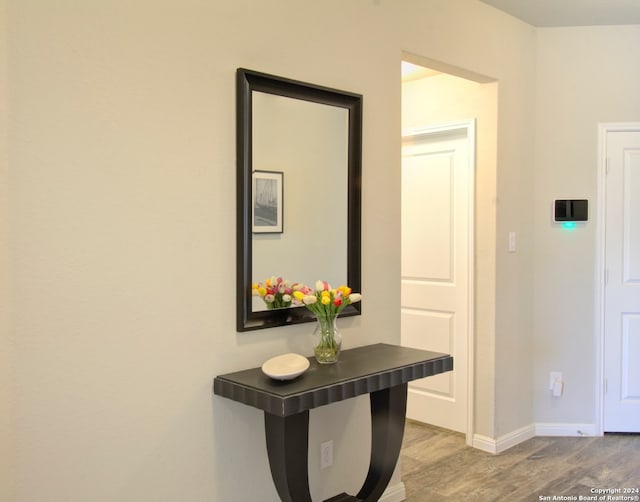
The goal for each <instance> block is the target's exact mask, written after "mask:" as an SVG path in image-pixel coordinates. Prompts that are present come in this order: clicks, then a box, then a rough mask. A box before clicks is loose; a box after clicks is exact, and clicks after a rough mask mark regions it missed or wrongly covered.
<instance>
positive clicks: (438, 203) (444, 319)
mask: <svg viewBox="0 0 640 502" xmlns="http://www.w3.org/2000/svg"><path fill="white" fill-rule="evenodd" d="M473 131H474V128H473V123H467V124H466V126H465V127H462V128H460V127H458V128H453V129H450V130H446V129H445V130H433V131H424V132H422V133H417V134H414V135H411V136H405V137H404V139H403V148H402V299H401V305H402V315H401V320H402V323H401V340H402V342H401V343H402V345H403V346H406V347H414V348H419V349H425V350H432V351H436V352H444V353H448V354H451V355H453V358H454V371H452V372H448V373H443V374H441V375H436V376H434V377H429V378H425V379H422V380H417V381H414V382H412V383H411V384H410V385H409V396H408V402H407V417H408V418H411V419H414V420H418V421H421V422H425V423H429V424H432V425H437V426H439V427H444V428H447V429H452V430H455V431H460V432H464V433H466V432H467V428H468V427H467V416H468V415H467V414H468V410H467V394H468V381H467V379H468V376H469V375H468V373H467V371H468V337H469V333H470V329H471V327H470V324H471V323H470V320H471V317H470V316H471V309H470V307H469V305H470V298H471V297H470V293H471V288H470V283H471V282H470V279H469V275H470V272H471V270H472V262H471V261H470V257H471V256H473V255H472V253H471V246H472V238H471V235H472V234H471V228H472V221H473V219H472V218H471V216H470V215H471V210H472V208H473V167H474V165H473V161H472V160H471V159H472V158H473V156H472V148H473V144H474V142H473V139H472V138H473V135H474V133H473Z"/></svg>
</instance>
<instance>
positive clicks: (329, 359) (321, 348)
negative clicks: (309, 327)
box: [293, 281, 362, 364]
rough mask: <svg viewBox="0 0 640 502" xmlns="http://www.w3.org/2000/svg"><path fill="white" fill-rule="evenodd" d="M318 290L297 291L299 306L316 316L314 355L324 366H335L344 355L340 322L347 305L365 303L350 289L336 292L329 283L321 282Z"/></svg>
mask: <svg viewBox="0 0 640 502" xmlns="http://www.w3.org/2000/svg"><path fill="white" fill-rule="evenodd" d="M315 286H316V287H315V290H314V289H311V288H310V287H308V286H300V287H299V288H298V289H296V290H294V291H293V301H294V304H296V305H304V306H305V307H307V309H309V310H310V311H311V312H313V313H314V314H315V315H316V319H317V321H318V323H317V326H316V330H315V332H314V337H315V340H314V354H315V357H316V360H317V361H318V362H319V363H322V364H330V363H335V362H336V361H337V360H338V356H339V354H340V347H341V345H342V338H341V336H340V333H339V332H338V330H337V328H336V319H337V317H338V315H339V314H340V312H342V311H343V310H344V309H345V307H346V306H347V305H350V304H352V303H356V302H358V301H360V300H361V299H362V295H360V293H353V292H351V288H350V287H348V286H340V287H339V288H337V289H332V288H331V286H330V285H329V283H327V282H326V281H317V282H316V285H315Z"/></svg>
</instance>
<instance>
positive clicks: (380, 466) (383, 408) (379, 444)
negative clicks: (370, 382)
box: [357, 383, 407, 502]
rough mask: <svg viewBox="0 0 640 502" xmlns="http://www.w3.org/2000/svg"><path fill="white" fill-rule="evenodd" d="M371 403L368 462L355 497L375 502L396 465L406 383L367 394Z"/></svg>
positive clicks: (400, 444) (401, 433) (403, 413)
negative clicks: (366, 471) (365, 473)
mask: <svg viewBox="0 0 640 502" xmlns="http://www.w3.org/2000/svg"><path fill="white" fill-rule="evenodd" d="M369 399H370V402H371V461H370V463H369V472H368V473H367V478H366V480H365V482H364V485H362V488H361V489H360V491H359V492H358V495H357V498H358V499H359V500H363V501H365V502H375V501H377V500H378V499H379V498H380V497H381V496H382V493H383V492H384V491H385V489H386V488H387V485H388V484H389V481H390V480H391V476H392V475H393V471H394V470H395V468H396V464H397V463H398V457H399V456H400V449H401V447H402V437H403V435H404V423H405V417H406V413H407V384H406V383H405V384H401V385H397V386H395V387H391V388H388V389H384V390H379V391H377V392H372V393H371V394H370V395H369Z"/></svg>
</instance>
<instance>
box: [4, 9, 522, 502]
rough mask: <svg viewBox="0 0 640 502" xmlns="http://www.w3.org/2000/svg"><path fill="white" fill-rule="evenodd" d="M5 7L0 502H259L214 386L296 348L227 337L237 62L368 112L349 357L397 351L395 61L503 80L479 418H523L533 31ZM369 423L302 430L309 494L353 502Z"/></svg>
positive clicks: (239, 415)
mask: <svg viewBox="0 0 640 502" xmlns="http://www.w3.org/2000/svg"><path fill="white" fill-rule="evenodd" d="M4 2H5V3H6V6H7V15H8V17H7V23H6V29H7V36H8V39H7V41H8V44H7V45H8V49H7V58H8V75H9V78H10V82H9V83H10V88H9V91H8V93H6V91H5V92H3V97H4V96H5V95H6V94H8V99H9V102H10V103H11V111H10V116H9V121H10V125H11V130H10V133H9V135H8V151H9V166H10V180H11V192H10V194H9V200H8V203H9V208H8V209H9V211H10V213H11V218H10V219H9V225H10V226H9V229H8V230H9V232H10V242H9V244H10V250H11V254H10V256H9V261H8V267H7V268H8V269H9V271H10V274H11V275H10V281H11V282H10V285H9V289H8V293H9V295H10V296H9V301H10V304H11V305H12V311H11V318H10V329H11V331H10V333H9V341H11V340H15V350H14V353H13V354H12V355H11V354H9V355H11V356H12V359H13V362H14V363H15V379H16V381H15V388H14V390H13V391H11V392H13V394H11V393H9V394H8V395H9V397H10V396H11V395H14V396H15V399H14V400H10V402H12V403H13V404H15V406H13V412H14V413H15V416H16V418H17V420H16V424H15V428H14V429H13V431H12V433H11V434H9V435H7V436H10V437H9V438H8V439H9V440H11V441H15V443H16V445H17V450H16V454H15V456H14V457H13V458H12V459H11V461H12V464H13V466H14V467H15V476H14V479H15V480H16V483H17V485H16V487H15V490H12V488H11V487H10V486H9V485H5V484H2V487H3V488H2V489H4V490H5V491H7V490H12V491H10V492H9V493H7V494H2V495H3V496H4V498H6V499H8V500H12V501H15V502H27V501H34V500H47V501H51V502H57V501H64V502H69V501H84V500H93V501H96V502H99V501H113V500H119V501H123V502H125V501H136V502H140V501H145V500H148V501H157V500H167V501H173V500H189V501H195V500H203V501H204V500H215V501H223V500H258V499H259V500H264V501H267V500H274V501H275V500H277V496H276V494H275V490H274V488H273V485H272V482H271V479H270V474H269V470H268V467H267V464H266V452H265V447H264V438H263V431H262V417H261V415H260V413H258V412H257V411H256V410H254V409H251V408H248V407H246V406H242V405H240V404H236V403H233V402H231V401H228V400H223V399H219V398H217V397H213V396H212V393H211V384H212V379H213V377H214V376H215V375H216V374H220V373H224V372H227V371H232V370H237V369H241V368H245V367H251V366H257V365H259V364H260V363H261V362H262V361H264V360H265V359H266V358H268V357H270V356H273V355H276V354H279V353H282V352H285V351H296V352H302V353H306V354H310V350H309V341H308V337H307V334H308V333H309V329H310V328H309V326H308V325H302V326H291V327H285V328H282V329H273V330H268V331H261V332H253V333H243V334H239V333H236V332H235V306H234V305H233V298H234V288H235V282H234V281H235V245H234V241H235V218H234V214H233V213H234V208H235V196H234V193H235V126H234V124H235V115H234V102H235V92H234V72H235V69H236V68H237V67H240V66H242V67H246V68H251V69H255V70H259V71H265V72H268V73H273V74H278V75H283V76H287V77H291V78H295V79H299V80H303V81H309V82H315V83H318V84H322V85H327V86H331V87H336V88H342V89H345V90H350V91H354V92H359V93H362V94H363V95H364V99H365V101H364V163H363V164H364V167H363V171H364V178H363V179H364V181H363V256H362V258H363V291H362V292H363V294H364V295H365V300H364V303H363V315H362V316H361V317H358V318H350V319H348V320H345V322H344V324H343V332H344V343H345V345H346V347H355V346H359V345H364V344H367V343H374V342H378V341H385V342H391V343H394V342H398V341H399V332H398V330H399V326H400V314H399V292H400V284H399V276H400V249H399V242H400V239H399V226H400V225H399V221H400V171H399V165H400V145H399V140H398V139H399V132H400V78H399V65H400V60H401V57H402V56H401V55H402V51H408V52H410V53H412V54H417V55H421V56H424V57H427V58H432V59H435V60H438V61H441V62H445V63H448V64H451V65H454V66H456V67H459V68H464V69H466V70H469V71H472V72H477V73H479V74H483V75H488V76H490V77H492V78H494V79H496V80H497V81H498V82H499V98H498V99H499V110H498V140H497V141H498V154H497V157H498V163H497V165H498V170H497V191H496V193H497V197H496V201H497V205H496V218H497V219H496V243H497V246H496V249H497V250H496V253H495V255H496V257H495V260H496V262H495V263H496V264H495V268H496V275H495V277H496V290H497V292H498V293H497V294H498V303H497V305H496V306H495V307H494V308H495V335H494V336H495V346H496V349H495V350H496V352H495V357H496V361H495V377H496V382H497V383H496V384H495V399H496V407H495V409H492V408H493V407H491V406H490V407H487V409H488V411H486V413H487V415H486V416H485V417H484V418H483V420H484V422H482V423H484V424H486V425H485V426H486V427H487V428H489V427H491V424H492V423H493V424H494V426H493V427H494V431H493V432H494V434H502V433H504V432H509V431H510V430H513V429H514V428H517V427H520V426H522V425H525V424H526V423H528V422H529V421H530V419H531V417H525V416H524V415H526V413H527V409H526V407H525V408H524V409H523V408H521V407H520V404H521V403H522V402H524V401H525V397H523V395H522V393H520V394H518V389H520V388H522V386H523V385H524V388H525V394H526V389H527V385H528V384H527V383H526V381H527V378H529V377H525V376H524V375H523V373H522V371H521V367H519V366H521V365H522V364H526V359H525V356H526V352H527V350H528V338H529V337H530V327H529V326H530V320H531V319H530V312H529V311H530V302H529V300H530V296H531V293H530V292H529V291H530V288H528V287H525V286H523V285H527V284H528V282H530V270H531V268H532V267H531V265H532V258H531V255H530V253H527V252H523V253H521V254H518V255H517V256H508V255H507V254H506V246H504V245H503V241H504V240H505V238H506V237H505V236H506V231H507V230H508V229H511V228H523V229H527V228H530V226H527V225H528V224H529V220H530V218H531V217H530V216H529V215H528V214H527V212H526V209H527V208H528V207H530V205H529V204H528V201H529V200H530V198H531V195H530V191H529V187H530V186H531V177H532V172H533V164H532V156H531V155H530V154H531V153H532V138H533V122H532V116H531V111H532V96H533V90H532V86H533V69H534V59H533V58H534V49H535V45H534V44H535V36H534V30H533V29H532V28H530V27H528V26H527V25H524V24H523V23H520V22H518V21H515V20H513V19H511V18H509V17H508V16H504V15H502V14H499V13H497V12H496V11H494V10H493V9H491V8H489V7H487V6H485V5H483V4H481V3H479V2H476V1H474V0H454V1H452V0H428V1H424V0H402V1H397V2H387V1H377V0H375V1H369V0H355V1H352V2H343V1H340V0H329V1H327V2H325V3H324V4H323V6H322V7H319V6H318V4H317V2H311V1H310V0H305V1H302V2H301V1H295V2H294V1H292V0H270V1H268V2H252V1H248V0H244V1H238V0H228V1H222V0H221V1H217V2H202V1H200V0H182V1H180V2H176V1H174V0H161V1H153V2H152V1H150V0H139V1H137V2H119V1H95V2H85V3H78V2H75V1H71V0H60V1H57V2H50V1H48V0H4ZM336 13H339V15H336ZM328 28H330V32H331V36H327V29H328ZM505 40H509V43H505V42H504V41H505ZM3 151H5V150H4V149H3ZM3 217H4V213H3ZM523 234H524V235H523V237H522V240H521V242H522V246H527V245H529V246H531V239H530V236H529V235H527V231H526V230H523ZM2 275H4V274H2ZM514 277H515V278H514ZM491 301H492V300H491V299H487V303H488V304H489V305H490V304H491ZM488 308H489V309H491V307H490V306H489V307H488ZM489 315H491V314H489ZM487 336H488V338H487V343H488V344H489V345H487V347H488V351H489V352H491V350H492V348H491V347H492V346H491V343H492V342H491V334H490V333H487ZM7 343H8V342H7V341H6V339H5V341H3V347H2V348H4V345H6V344H7ZM501 344H504V345H503V347H502V348H501ZM483 349H484V348H483ZM5 357H6V356H5ZM525 367H526V366H525ZM486 376H487V377H488V376H489V375H486ZM523 382H524V383H523ZM480 385H482V386H483V388H484V387H490V386H492V385H493V381H492V380H485V381H482V382H481V384H480ZM1 390H2V392H3V395H2V396H1V397H3V398H4V397H5V396H4V393H5V389H4V388H2V389H1ZM7 392H8V391H7ZM493 414H495V417H494V416H492V415H493ZM366 419H367V403H366V399H364V400H363V399H359V400H355V401H353V402H347V403H341V404H339V405H336V406H334V407H328V408H324V409H321V410H318V412H317V413H314V414H312V430H311V439H310V443H311V453H310V456H311V465H310V478H311V485H312V491H313V493H312V495H313V496H314V498H316V499H322V498H327V497H328V496H331V495H334V494H335V493H336V492H338V491H341V489H343V488H346V489H348V490H351V491H354V490H356V489H357V487H358V485H359V483H360V481H361V479H362V478H363V476H364V471H365V470H366V465H367V463H368V445H367V441H368V440H367V437H368V433H369V432H368V428H367V427H366V426H363V425H362V424H363V423H366ZM343 424H346V425H347V429H346V431H345V432H341V431H340V429H341V428H342V426H343ZM491 432H492V431H487V433H491ZM331 438H333V439H334V441H335V443H336V452H335V453H336V458H335V464H334V465H335V467H334V468H333V469H329V470H325V471H322V472H321V471H320V470H319V469H318V461H317V460H318V457H319V454H318V447H319V443H320V441H321V440H326V439H331ZM3 439H4V438H3ZM248 476H250V481H248V480H247V477H248ZM340 477H344V478H345V479H339V478H340ZM0 498H2V497H0Z"/></svg>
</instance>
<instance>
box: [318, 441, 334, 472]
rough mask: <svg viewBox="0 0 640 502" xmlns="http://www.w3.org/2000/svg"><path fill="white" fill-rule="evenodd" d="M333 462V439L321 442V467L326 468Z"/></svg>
mask: <svg viewBox="0 0 640 502" xmlns="http://www.w3.org/2000/svg"><path fill="white" fill-rule="evenodd" d="M332 464H333V441H332V440H331V441H325V442H324V443H322V444H320V469H326V468H327V467H331V465H332Z"/></svg>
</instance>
